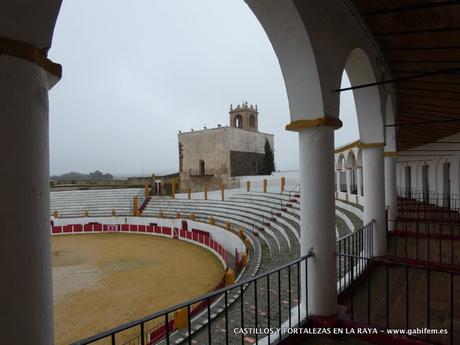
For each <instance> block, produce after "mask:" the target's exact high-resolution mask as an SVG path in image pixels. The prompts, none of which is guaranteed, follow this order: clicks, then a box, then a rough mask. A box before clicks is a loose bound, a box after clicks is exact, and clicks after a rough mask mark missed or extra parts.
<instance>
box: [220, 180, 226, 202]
mask: <svg viewBox="0 0 460 345" xmlns="http://www.w3.org/2000/svg"><path fill="white" fill-rule="evenodd" d="M224 190H225V184H223V183H222V185H221V186H220V194H221V198H222V201H224V197H225V196H224Z"/></svg>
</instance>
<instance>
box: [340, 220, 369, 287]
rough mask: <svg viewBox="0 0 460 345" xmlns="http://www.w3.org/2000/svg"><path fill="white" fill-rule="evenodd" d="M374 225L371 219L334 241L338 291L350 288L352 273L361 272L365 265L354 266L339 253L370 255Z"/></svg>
mask: <svg viewBox="0 0 460 345" xmlns="http://www.w3.org/2000/svg"><path fill="white" fill-rule="evenodd" d="M374 225H375V223H374V222H373V221H372V222H370V223H368V224H366V225H365V226H364V227H363V228H362V229H359V230H356V231H354V232H352V233H350V234H348V235H346V236H344V237H342V238H340V239H339V240H338V241H337V242H336V253H337V290H338V292H339V293H340V292H342V291H344V290H346V289H348V288H350V284H351V281H352V279H351V277H352V276H353V275H356V274H361V273H362V272H363V271H364V270H365V269H366V266H359V267H355V266H354V265H352V262H351V261H350V260H349V259H347V258H346V257H342V256H340V255H339V254H347V255H353V256H356V257H366V258H370V257H372V242H373V232H374Z"/></svg>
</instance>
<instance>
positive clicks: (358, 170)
mask: <svg viewBox="0 0 460 345" xmlns="http://www.w3.org/2000/svg"><path fill="white" fill-rule="evenodd" d="M356 180H357V187H358V195H360V196H362V195H363V168H362V167H357V168H356Z"/></svg>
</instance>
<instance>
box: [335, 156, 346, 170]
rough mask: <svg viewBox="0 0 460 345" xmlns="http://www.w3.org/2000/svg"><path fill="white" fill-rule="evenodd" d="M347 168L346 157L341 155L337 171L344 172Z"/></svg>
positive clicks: (338, 159)
mask: <svg viewBox="0 0 460 345" xmlns="http://www.w3.org/2000/svg"><path fill="white" fill-rule="evenodd" d="M345 166H346V161H345V155H344V154H343V153H340V154H339V156H338V158H337V170H344V169H345Z"/></svg>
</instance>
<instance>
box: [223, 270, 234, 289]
mask: <svg viewBox="0 0 460 345" xmlns="http://www.w3.org/2000/svg"><path fill="white" fill-rule="evenodd" d="M233 284H235V271H234V270H232V269H231V268H229V269H227V271H226V272H225V286H229V285H233Z"/></svg>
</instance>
